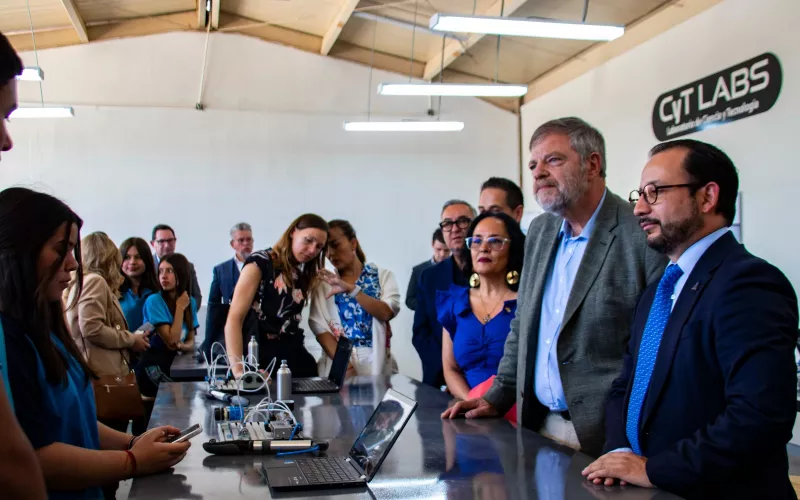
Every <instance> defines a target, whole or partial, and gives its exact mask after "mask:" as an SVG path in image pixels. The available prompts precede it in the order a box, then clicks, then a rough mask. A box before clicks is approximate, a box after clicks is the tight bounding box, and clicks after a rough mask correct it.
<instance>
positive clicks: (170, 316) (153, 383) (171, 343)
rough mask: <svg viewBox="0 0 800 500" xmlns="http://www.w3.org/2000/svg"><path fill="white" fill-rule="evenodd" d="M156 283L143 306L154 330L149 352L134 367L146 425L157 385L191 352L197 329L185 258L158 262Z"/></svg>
mask: <svg viewBox="0 0 800 500" xmlns="http://www.w3.org/2000/svg"><path fill="white" fill-rule="evenodd" d="M158 280H159V283H160V284H161V291H160V292H158V293H154V294H153V295H151V296H149V297H148V298H147V301H145V303H144V321H145V322H147V323H150V324H151V325H153V327H154V328H155V330H154V333H153V334H152V335H151V336H150V349H148V350H147V351H145V352H144V353H143V354H142V357H141V358H140V359H139V363H138V365H136V379H137V381H138V382H139V390H140V391H141V393H142V401H143V403H144V406H145V422H144V425H145V426H146V425H147V422H148V421H149V419H150V412H152V410H153V403H154V401H155V399H156V394H157V393H158V384H159V383H160V382H161V381H162V380H166V378H165V377H166V376H168V375H169V370H170V367H171V366H172V362H173V361H174V360H175V356H176V355H177V354H178V352H192V350H194V335H195V331H197V328H198V327H199V326H200V324H199V323H198V321H197V302H195V300H194V297H190V296H189V291H190V286H191V280H190V274H189V261H188V260H186V257H184V256H183V255H182V254H179V253H174V254H171V255H166V256H164V258H163V259H161V262H159V263H158ZM137 430H138V429H137ZM134 432H135V431H134Z"/></svg>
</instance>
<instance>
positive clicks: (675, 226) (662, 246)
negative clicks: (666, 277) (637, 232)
mask: <svg viewBox="0 0 800 500" xmlns="http://www.w3.org/2000/svg"><path fill="white" fill-rule="evenodd" d="M691 207H692V210H691V213H690V214H689V216H688V217H685V218H683V219H681V220H677V221H670V222H666V223H662V222H661V221H660V220H658V219H651V218H649V217H640V218H639V223H643V222H649V223H651V224H658V226H659V227H660V228H661V234H659V235H658V236H657V237H655V238H651V237H649V236H648V238H647V245H648V246H649V247H650V248H652V249H653V250H655V251H656V252H658V253H662V254H665V255H669V254H671V253H673V252H674V251H675V250H676V249H677V248H678V247H679V246H681V245H683V244H684V243H686V242H687V241H689V238H691V236H692V235H693V234H695V233H696V232H697V231H699V230H700V229H702V227H703V219H702V218H701V217H700V210H699V209H698V208H697V205H696V204H694V203H691Z"/></svg>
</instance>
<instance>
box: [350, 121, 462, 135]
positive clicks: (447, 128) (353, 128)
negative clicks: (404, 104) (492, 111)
mask: <svg viewBox="0 0 800 500" xmlns="http://www.w3.org/2000/svg"><path fill="white" fill-rule="evenodd" d="M344 129H345V130H346V131H348V132H458V131H460V130H463V129H464V122H427V121H426V122H420V121H405V122H344Z"/></svg>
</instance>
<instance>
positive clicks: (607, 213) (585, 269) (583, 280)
mask: <svg viewBox="0 0 800 500" xmlns="http://www.w3.org/2000/svg"><path fill="white" fill-rule="evenodd" d="M613 196H614V195H613V194H612V193H611V192H608V193H607V194H606V199H605V201H604V202H603V206H602V207H600V212H598V213H597V220H596V221H595V227H594V232H593V233H592V235H591V236H590V237H589V244H588V245H586V251H585V252H584V253H583V259H582V260H581V264H580V266H579V267H578V274H576V275H575V282H574V283H573V284H572V290H571V291H570V294H569V299H567V307H566V309H565V310H564V319H563V320H562V321H561V331H562V332H563V331H564V327H565V326H566V325H567V324H569V321H570V320H571V319H572V316H573V315H574V314H575V312H576V311H577V310H578V307H580V305H581V303H583V299H585V298H586V294H587V293H589V288H591V287H592V283H594V281H595V280H596V279H597V275H598V274H599V273H600V270H601V269H602V268H603V263H604V262H605V261H606V256H607V255H608V250H609V249H610V248H611V242H612V241H614V235H613V234H612V233H611V230H612V229H614V228H615V227H617V221H618V218H617V207H616V204H615V203H613V202H614V198H613ZM562 340H563V336H561V335H559V339H558V343H559V345H562ZM563 345H568V341H567V340H563Z"/></svg>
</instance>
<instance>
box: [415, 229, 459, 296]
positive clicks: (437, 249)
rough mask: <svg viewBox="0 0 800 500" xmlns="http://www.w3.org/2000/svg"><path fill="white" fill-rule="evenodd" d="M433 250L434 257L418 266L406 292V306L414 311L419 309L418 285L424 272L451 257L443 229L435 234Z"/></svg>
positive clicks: (432, 242)
mask: <svg viewBox="0 0 800 500" xmlns="http://www.w3.org/2000/svg"><path fill="white" fill-rule="evenodd" d="M431 248H432V249H433V257H431V259H430V260H426V261H425V262H422V263H420V264H417V265H416V266H414V269H413V270H412V271H411V279H410V280H409V281H408V289H407V291H406V305H407V306H408V308H409V309H411V310H412V311H415V310H416V309H417V284H418V283H419V277H420V276H422V271H424V270H426V269H428V268H429V267H433V266H435V265H436V264H438V263H439V262H441V261H443V260H444V259H446V258H448V257H450V249H449V248H447V243H445V242H444V234H443V233H442V228H437V229H436V231H434V232H433V240H432V241H431Z"/></svg>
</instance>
